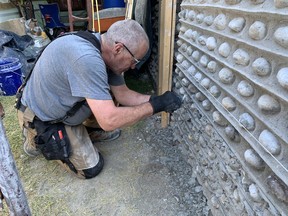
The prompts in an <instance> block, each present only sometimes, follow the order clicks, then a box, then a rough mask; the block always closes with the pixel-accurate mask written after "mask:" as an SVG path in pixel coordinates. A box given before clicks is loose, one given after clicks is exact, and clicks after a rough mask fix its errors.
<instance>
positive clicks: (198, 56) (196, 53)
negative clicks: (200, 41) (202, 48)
mask: <svg viewBox="0 0 288 216" xmlns="http://www.w3.org/2000/svg"><path fill="white" fill-rule="evenodd" d="M192 58H193V59H194V60H195V61H199V59H200V52H199V51H198V50H196V51H194V52H193V53H192Z"/></svg>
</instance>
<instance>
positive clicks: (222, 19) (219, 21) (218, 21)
mask: <svg viewBox="0 0 288 216" xmlns="http://www.w3.org/2000/svg"><path fill="white" fill-rule="evenodd" d="M214 25H215V27H216V28H217V29H218V30H224V29H225V28H226V25H227V18H226V16H225V14H219V15H218V16H217V17H216V18H215V20H214Z"/></svg>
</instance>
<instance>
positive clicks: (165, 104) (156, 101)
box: [149, 91, 182, 114]
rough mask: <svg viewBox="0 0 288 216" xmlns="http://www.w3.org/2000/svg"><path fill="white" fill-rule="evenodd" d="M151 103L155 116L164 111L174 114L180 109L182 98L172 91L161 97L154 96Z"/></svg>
mask: <svg viewBox="0 0 288 216" xmlns="http://www.w3.org/2000/svg"><path fill="white" fill-rule="evenodd" d="M149 102H150V103H151V105H152V107H153V114H155V113H158V112H162V111H165V112H169V113H172V112H173V111H175V110H176V109H178V108H180V106H181V104H182V100H181V98H180V97H179V96H178V95H176V94H175V93H174V92H171V91H166V92H165V93H164V94H162V95H159V96H155V95H152V96H151V97H150V100H149Z"/></svg>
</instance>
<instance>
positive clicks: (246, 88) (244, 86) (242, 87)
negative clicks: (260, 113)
mask: <svg viewBox="0 0 288 216" xmlns="http://www.w3.org/2000/svg"><path fill="white" fill-rule="evenodd" d="M237 91H238V92H239V93H240V95H242V96H243V97H250V96H252V95H253V94H254V89H253V87H252V86H251V85H250V84H249V83H248V82H247V81H245V80H242V81H241V82H240V83H239V84H238V86H237Z"/></svg>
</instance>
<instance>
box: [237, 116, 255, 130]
mask: <svg viewBox="0 0 288 216" xmlns="http://www.w3.org/2000/svg"><path fill="white" fill-rule="evenodd" d="M239 122H240V123H241V124H242V126H243V127H244V128H246V129H247V130H249V131H253V130H254V129H255V120H254V118H253V117H252V116H251V115H250V114H249V113H243V114H241V115H240V117H239Z"/></svg>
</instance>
